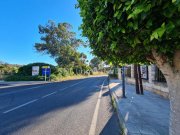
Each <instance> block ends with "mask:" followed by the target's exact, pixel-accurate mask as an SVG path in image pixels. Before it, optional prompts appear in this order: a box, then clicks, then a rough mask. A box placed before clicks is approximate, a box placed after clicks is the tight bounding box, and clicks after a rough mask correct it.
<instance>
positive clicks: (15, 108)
mask: <svg viewBox="0 0 180 135" xmlns="http://www.w3.org/2000/svg"><path fill="white" fill-rule="evenodd" d="M84 81H85V80H83V81H81V82H78V83H75V84H73V85H71V86H69V87H66V88H64V89H60V90H61V91H62V90H65V89H67V88H70V87H72V86H75V85H78V84H80V83H82V82H84ZM33 88H34V87H33ZM55 93H57V91H55V92H52V93H49V94H47V95H44V96H42V97H41V99H42V98H46V97H49V96H51V95H53V94H55ZM37 100H39V99H34V100H31V101H29V102H27V103H24V104H22V105H19V106H17V107H14V108H12V109H9V110H7V111H4V112H3V113H4V114H6V113H9V112H12V111H14V110H17V109H19V108H21V107H24V106H26V105H29V104H31V103H33V102H35V101H37Z"/></svg>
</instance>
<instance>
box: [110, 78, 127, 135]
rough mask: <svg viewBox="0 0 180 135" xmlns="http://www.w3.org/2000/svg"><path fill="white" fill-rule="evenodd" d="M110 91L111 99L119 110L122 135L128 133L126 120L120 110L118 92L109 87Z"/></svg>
mask: <svg viewBox="0 0 180 135" xmlns="http://www.w3.org/2000/svg"><path fill="white" fill-rule="evenodd" d="M108 87H109V81H108ZM109 91H110V95H111V99H112V102H113V105H114V107H115V109H116V111H117V115H118V120H119V125H120V129H121V133H120V134H121V135H127V127H126V125H125V121H124V118H123V116H122V114H121V112H120V109H119V107H118V97H117V96H116V94H115V93H114V92H113V91H112V90H111V89H110V87H109Z"/></svg>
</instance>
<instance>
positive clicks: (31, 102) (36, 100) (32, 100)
mask: <svg viewBox="0 0 180 135" xmlns="http://www.w3.org/2000/svg"><path fill="white" fill-rule="evenodd" d="M37 100H38V99H35V100H32V101H29V102H27V103H25V104H22V105H19V106H17V107H14V108H12V109H10V110H7V111H5V112H3V113H4V114H6V113H9V112H12V111H14V110H16V109H19V108H21V107H24V106H26V105H29V104H31V103H33V102H36V101H37Z"/></svg>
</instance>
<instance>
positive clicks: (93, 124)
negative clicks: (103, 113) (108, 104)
mask: <svg viewBox="0 0 180 135" xmlns="http://www.w3.org/2000/svg"><path fill="white" fill-rule="evenodd" d="M105 80H106V79H105ZM105 80H104V81H103V83H102V85H101V90H100V92H99V96H98V101H97V104H96V107H95V110H94V114H93V119H92V122H91V126H90V130H89V135H95V134H96V125H97V119H98V113H99V107H100V101H101V97H102V89H103V86H104V82H105Z"/></svg>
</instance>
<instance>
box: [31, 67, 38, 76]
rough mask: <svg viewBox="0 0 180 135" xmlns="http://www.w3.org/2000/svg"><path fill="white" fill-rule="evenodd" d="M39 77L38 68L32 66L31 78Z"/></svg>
mask: <svg viewBox="0 0 180 135" xmlns="http://www.w3.org/2000/svg"><path fill="white" fill-rule="evenodd" d="M36 75H39V66H32V76H36Z"/></svg>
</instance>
